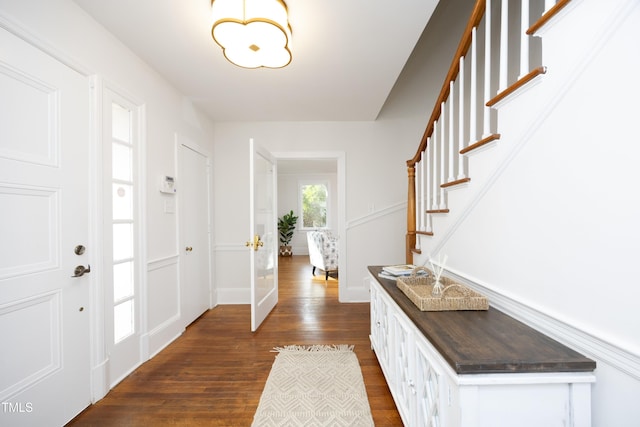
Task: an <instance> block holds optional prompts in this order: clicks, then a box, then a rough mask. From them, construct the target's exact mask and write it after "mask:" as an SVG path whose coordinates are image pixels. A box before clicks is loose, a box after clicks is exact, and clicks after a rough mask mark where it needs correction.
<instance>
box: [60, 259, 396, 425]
mask: <svg viewBox="0 0 640 427" xmlns="http://www.w3.org/2000/svg"><path fill="white" fill-rule="evenodd" d="M308 260H309V258H308V257H307V256H293V257H290V258H280V260H279V265H280V274H279V301H278V305H277V306H276V308H275V309H274V310H273V312H272V313H271V314H270V315H269V317H267V319H266V320H265V322H264V323H263V324H262V326H261V327H260V329H259V330H258V331H257V332H255V333H252V332H251V331H250V326H251V325H250V309H249V306H248V305H222V306H218V307H216V308H214V309H212V310H209V311H208V312H206V313H205V314H204V315H203V316H201V317H200V318H199V319H198V320H196V321H195V322H194V323H193V324H192V325H191V326H189V327H188V328H187V330H186V331H185V333H184V334H183V335H182V336H181V337H180V338H178V339H177V340H176V341H174V342H173V343H172V344H170V345H169V346H168V347H167V348H165V349H164V350H163V351H162V352H161V353H159V354H158V355H156V356H155V357H154V358H152V359H151V360H149V361H147V362H146V363H144V364H143V365H142V366H140V367H139V368H138V369H137V370H136V371H134V372H133V373H132V374H131V375H129V376H128V377H127V378H125V379H124V380H123V381H122V382H121V383H120V384H118V385H117V386H116V387H114V388H113V390H111V391H110V392H109V394H107V396H106V397H105V398H104V399H102V400H100V401H98V402H97V403H96V404H95V405H92V406H90V407H89V408H87V409H86V410H85V411H84V412H82V413H81V414H80V415H78V416H77V417H76V418H75V419H74V420H72V421H71V422H70V423H69V424H68V425H69V426H100V427H102V426H118V427H122V426H142V425H150V426H225V427H235V426H249V425H251V422H252V420H253V414H254V413H255V410H256V408H257V407H258V402H259V400H260V395H261V394H262V389H263V388H264V384H265V382H266V380H267V376H268V375H269V371H270V370H271V365H272V364H273V360H274V358H275V353H272V352H271V351H270V350H271V349H272V348H273V347H278V346H284V345H289V344H300V345H309V344H353V345H355V352H356V355H357V357H358V361H359V362H360V366H361V368H362V374H363V377H364V382H365V386H366V389H367V394H368V397H369V404H370V406H371V411H372V414H373V419H374V422H375V424H376V426H382V427H384V426H389V427H391V426H402V422H401V420H400V416H399V415H398V412H397V410H396V407H395V404H394V402H393V399H392V397H391V394H390V392H389V389H388V387H387V385H386V383H385V380H384V377H383V374H382V371H381V370H380V366H379V365H378V362H377V360H376V356H375V354H374V352H373V351H372V350H371V346H370V344H369V304H368V303H364V304H363V303H354V304H344V303H342V304H341V303H339V302H338V281H337V279H336V278H332V277H329V280H328V282H327V283H326V286H325V281H324V274H323V273H322V272H320V274H318V275H317V276H315V277H314V278H312V276H311V266H310V265H309V264H308ZM316 273H317V272H316Z"/></svg>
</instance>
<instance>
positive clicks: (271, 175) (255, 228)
mask: <svg viewBox="0 0 640 427" xmlns="http://www.w3.org/2000/svg"><path fill="white" fill-rule="evenodd" d="M249 145H250V161H249V163H250V167H249V170H250V184H249V187H250V188H249V193H250V206H249V212H250V219H249V223H250V227H249V228H250V230H249V233H250V234H249V235H250V236H251V240H250V241H248V242H247V246H249V247H250V249H251V330H252V331H254V332H255V331H256V330H257V329H258V327H260V324H261V323H262V321H263V320H264V319H265V318H266V317H267V315H268V314H269V313H270V312H271V310H272V309H273V307H275V305H276V304H277V302H278V234H277V233H278V229H277V227H276V215H277V206H278V205H277V200H276V188H277V187H276V176H277V174H276V163H275V160H274V158H273V156H272V155H271V153H269V152H268V151H266V150H265V149H263V148H261V147H260V146H258V145H257V144H254V142H253V139H252V140H250V143H249Z"/></svg>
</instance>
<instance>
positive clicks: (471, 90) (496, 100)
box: [406, 0, 571, 263]
mask: <svg viewBox="0 0 640 427" xmlns="http://www.w3.org/2000/svg"><path fill="white" fill-rule="evenodd" d="M570 2H571V0H558V1H556V0H522V1H513V0H512V1H509V0H477V2H476V4H475V6H474V9H473V11H472V14H471V16H470V18H469V21H468V23H467V26H466V28H465V31H464V33H463V35H462V38H461V41H460V43H459V45H458V49H457V50H456V53H455V55H454V58H453V60H452V63H451V66H450V68H449V71H448V73H447V75H446V78H445V80H444V83H443V86H442V89H441V91H440V94H439V96H438V98H437V101H436V103H435V106H434V108H433V112H432V114H431V116H430V118H429V121H428V123H427V127H426V129H425V132H424V135H423V137H422V140H421V141H420V145H419V147H418V150H417V152H416V154H415V155H414V157H413V158H412V159H410V160H408V161H407V168H408V207H407V235H406V248H407V250H406V260H407V262H408V263H412V262H413V256H414V254H421V253H422V239H424V238H432V236H434V235H435V233H436V232H437V231H438V230H437V228H438V226H440V225H441V223H442V222H449V223H451V222H452V219H453V218H451V215H452V212H451V211H450V206H452V204H451V203H450V200H449V199H450V196H451V195H452V194H453V193H451V191H452V190H456V189H461V188H465V187H469V186H470V182H471V175H470V172H471V168H470V158H471V156H475V155H477V154H478V153H480V152H483V151H485V150H487V149H489V148H491V149H493V147H495V146H496V145H497V143H498V141H500V139H501V134H500V133H499V129H500V128H501V127H503V126H502V125H501V126H499V119H500V120H502V119H504V117H503V115H502V114H499V110H500V107H501V106H502V105H503V104H505V103H507V102H510V100H512V99H514V98H516V97H518V96H520V95H521V94H523V93H525V92H526V91H527V90H528V89H530V88H532V87H534V86H535V85H536V83H538V82H539V81H540V79H542V78H544V76H545V74H546V72H547V68H546V67H545V65H544V63H543V55H542V39H541V38H540V37H539V33H540V32H541V31H542V30H543V29H544V28H545V27H546V26H549V25H550V24H551V23H553V22H554V21H557V20H558V19H559V17H560V16H561V15H563V12H566V11H567V10H568V9H569V8H568V7H567V6H568V5H569V4H570ZM473 172H474V179H476V178H478V177H480V178H481V179H482V180H483V181H486V180H487V179H488V178H489V176H490V171H488V170H482V169H481V167H479V168H475V169H473ZM476 191H478V189H477V188H476ZM467 198H468V197H467ZM446 217H450V218H449V221H443V220H442V218H446ZM442 225H444V224H442ZM443 228H445V229H446V226H445V227H443ZM434 252H435V251H434Z"/></svg>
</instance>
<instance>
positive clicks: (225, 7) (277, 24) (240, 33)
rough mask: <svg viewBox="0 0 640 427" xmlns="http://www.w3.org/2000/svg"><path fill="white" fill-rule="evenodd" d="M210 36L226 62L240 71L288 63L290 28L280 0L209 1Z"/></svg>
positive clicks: (284, 65) (282, 65)
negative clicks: (211, 15) (210, 14)
mask: <svg viewBox="0 0 640 427" xmlns="http://www.w3.org/2000/svg"><path fill="white" fill-rule="evenodd" d="M211 10H212V14H213V26H212V28H211V35H212V36H213V39H214V40H215V41H216V43H218V44H219V45H220V47H221V48H222V52H223V53H224V56H225V58H227V60H228V61H229V62H231V63H233V64H235V65H237V66H239V67H243V68H259V67H267V68H282V67H286V66H287V65H289V63H290V62H291V51H290V50H289V47H290V46H289V45H290V43H291V27H289V22H288V18H287V5H286V4H285V3H284V2H283V1H282V0H212V2H211Z"/></svg>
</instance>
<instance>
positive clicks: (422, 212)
mask: <svg viewBox="0 0 640 427" xmlns="http://www.w3.org/2000/svg"><path fill="white" fill-rule="evenodd" d="M424 161H425V158H424V151H423V152H422V153H421V154H420V207H419V208H418V214H419V215H420V230H421V231H424V230H425V228H426V227H425V225H426V224H425V221H424V215H425V212H424V211H425V208H424V181H425V179H424Z"/></svg>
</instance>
